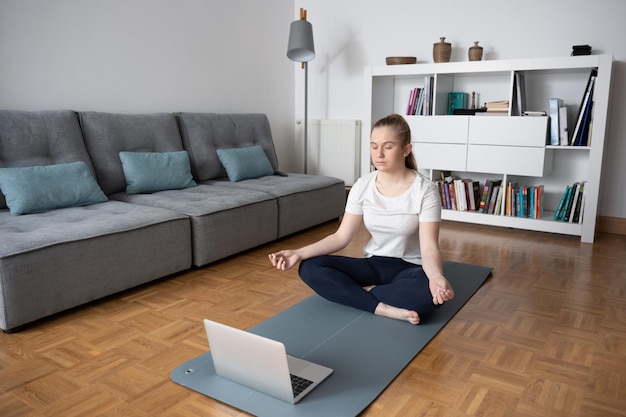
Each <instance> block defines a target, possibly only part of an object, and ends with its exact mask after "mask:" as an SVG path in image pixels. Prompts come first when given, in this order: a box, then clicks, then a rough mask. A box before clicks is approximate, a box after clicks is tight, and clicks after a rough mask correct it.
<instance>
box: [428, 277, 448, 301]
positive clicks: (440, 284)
mask: <svg viewBox="0 0 626 417" xmlns="http://www.w3.org/2000/svg"><path fill="white" fill-rule="evenodd" d="M429 281H430V282H429V286H430V293H431V294H432V296H433V303H434V304H436V305H439V304H443V303H445V302H446V301H449V300H452V299H453V298H454V290H453V289H452V287H451V286H450V283H449V282H448V280H447V279H445V277H443V276H441V277H439V278H435V279H431V280H429Z"/></svg>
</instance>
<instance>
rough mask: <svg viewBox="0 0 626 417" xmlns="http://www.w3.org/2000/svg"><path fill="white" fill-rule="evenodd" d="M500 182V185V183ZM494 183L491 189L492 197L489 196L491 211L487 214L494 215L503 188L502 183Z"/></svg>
mask: <svg viewBox="0 0 626 417" xmlns="http://www.w3.org/2000/svg"><path fill="white" fill-rule="evenodd" d="M498 181H499V183H498ZM498 181H493V182H492V184H493V186H492V188H491V195H490V196H489V209H488V210H487V214H494V212H495V209H496V201H497V200H498V194H499V192H500V189H501V188H502V181H500V180H498Z"/></svg>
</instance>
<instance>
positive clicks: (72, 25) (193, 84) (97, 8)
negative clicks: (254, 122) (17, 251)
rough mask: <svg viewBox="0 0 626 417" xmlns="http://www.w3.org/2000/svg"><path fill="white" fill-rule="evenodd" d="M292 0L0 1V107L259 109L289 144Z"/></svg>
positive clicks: (280, 143)
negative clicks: (289, 38) (264, 0)
mask: <svg viewBox="0 0 626 417" xmlns="http://www.w3.org/2000/svg"><path fill="white" fill-rule="evenodd" d="M292 12H293V2H292V1H291V0H274V1H271V2H261V1H254V0H228V1H216V0H213V1H211V0H0V108H4V109H22V110H49V109H59V108H68V109H73V110H94V111H110V112H120V113H133V112H136V113H146V112H153V111H164V112H175V111H213V112H263V113H266V114H267V115H268V117H269V119H270V124H271V126H272V133H273V136H274V139H275V141H276V147H277V153H278V158H279V161H280V164H281V169H283V170H286V171H295V170H298V167H299V166H300V165H298V164H297V162H298V161H294V160H293V155H294V154H295V153H296V152H295V150H294V146H295V145H294V138H293V135H294V132H293V123H294V109H293V95H294V91H293V89H294V72H293V67H294V65H295V64H294V63H293V62H291V61H290V60H289V59H288V58H287V56H286V49H287V38H288V34H289V24H290V23H291V21H292V20H293V16H292Z"/></svg>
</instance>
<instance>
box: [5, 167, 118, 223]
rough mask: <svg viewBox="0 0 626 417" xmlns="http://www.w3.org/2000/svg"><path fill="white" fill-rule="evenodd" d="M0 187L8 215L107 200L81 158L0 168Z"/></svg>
mask: <svg viewBox="0 0 626 417" xmlns="http://www.w3.org/2000/svg"><path fill="white" fill-rule="evenodd" d="M0 190H2V193H3V194H4V197H5V199H6V202H7V207H8V208H9V211H10V212H11V215H12V216H18V215H21V214H30V213H39V212H43V211H48V210H54V209H60V208H65V207H76V206H86V205H89V204H96V203H102V202H105V201H107V200H108V198H107V196H106V195H105V194H104V193H103V192H102V190H101V189H100V186H99V185H98V183H97V182H96V179H95V178H94V177H93V175H92V174H91V171H89V168H88V167H87V164H86V163H85V162H83V161H77V162H70V163H67V164H58V165H45V166H33V167H14V168H0Z"/></svg>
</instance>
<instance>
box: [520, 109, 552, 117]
mask: <svg viewBox="0 0 626 417" xmlns="http://www.w3.org/2000/svg"><path fill="white" fill-rule="evenodd" d="M547 115H548V113H546V112H545V111H543V110H526V111H525V112H524V113H522V116H547Z"/></svg>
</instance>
